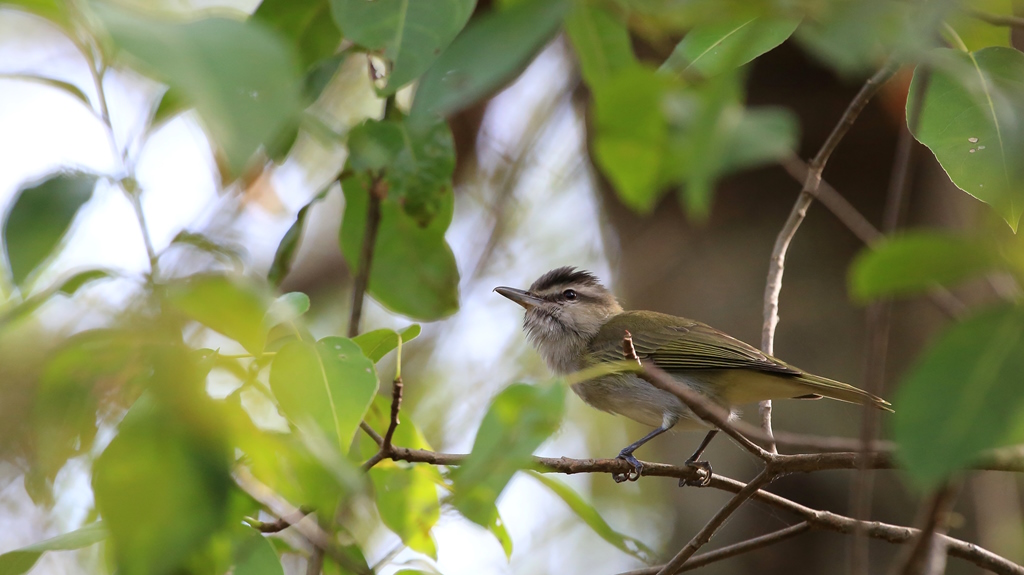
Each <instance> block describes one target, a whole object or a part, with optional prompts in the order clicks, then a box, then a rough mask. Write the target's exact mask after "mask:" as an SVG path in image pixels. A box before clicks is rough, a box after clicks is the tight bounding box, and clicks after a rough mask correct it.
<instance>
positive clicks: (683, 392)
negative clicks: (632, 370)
mask: <svg viewBox="0 0 1024 575" xmlns="http://www.w3.org/2000/svg"><path fill="white" fill-rule="evenodd" d="M622 350H623V354H624V355H625V356H626V357H627V358H629V359H632V360H635V361H636V362H637V363H638V364H640V370H639V371H637V373H636V375H637V376H638V377H640V378H642V379H643V380H645V381H646V382H647V383H650V384H651V385H653V386H654V387H656V388H658V389H660V390H662V391H667V392H668V393H671V394H672V395H674V396H676V397H678V398H679V401H682V402H683V404H684V405H686V407H688V408H690V411H692V412H693V413H694V414H695V415H696V416H697V417H699V418H700V419H701V420H702V421H704V422H706V423H710V424H711V425H713V426H715V427H717V428H719V429H721V430H722V431H724V432H725V433H726V434H728V435H729V437H732V438H733V439H735V440H736V442H737V443H739V444H740V446H742V447H743V448H744V449H746V450H747V451H749V452H751V453H753V454H754V455H756V456H757V457H759V458H760V459H761V460H763V461H771V460H772V454H771V453H769V452H768V451H766V450H764V449H762V448H761V447H760V446H759V445H757V444H756V443H754V442H753V441H750V440H749V439H747V437H746V436H745V435H743V434H742V433H740V432H739V431H738V430H737V429H736V428H735V427H734V426H733V425H732V423H731V422H730V421H729V415H730V414H729V411H728V410H727V409H725V408H724V407H722V406H720V405H717V404H715V403H713V402H711V401H710V400H708V399H707V398H706V397H704V396H702V395H701V394H700V393H698V392H697V391H695V390H693V389H690V388H689V387H687V386H686V385H683V384H681V383H679V382H678V381H676V379H675V378H674V377H672V376H671V375H669V374H667V373H665V372H664V371H663V370H662V369H661V368H659V367H657V366H655V365H653V364H650V363H643V362H641V361H640V358H639V357H637V355H636V349H635V348H634V347H633V336H632V335H631V334H630V333H629V332H628V331H627V332H626V334H625V337H623V339H622Z"/></svg>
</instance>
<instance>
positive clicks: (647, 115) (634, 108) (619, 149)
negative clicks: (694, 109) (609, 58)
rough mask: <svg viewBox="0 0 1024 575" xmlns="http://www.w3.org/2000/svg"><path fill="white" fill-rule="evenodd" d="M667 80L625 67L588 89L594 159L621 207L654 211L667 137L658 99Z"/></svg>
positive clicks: (645, 69) (642, 211)
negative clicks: (591, 99) (590, 92)
mask: <svg viewBox="0 0 1024 575" xmlns="http://www.w3.org/2000/svg"><path fill="white" fill-rule="evenodd" d="M669 83H670V80H669V79H667V78H665V77H663V76H660V75H658V74H655V73H654V71H653V70H649V69H647V68H642V67H639V66H637V67H629V68H626V69H624V70H622V71H621V72H620V73H617V74H615V75H614V76H612V77H611V78H610V79H608V80H607V81H606V82H604V83H602V84H599V85H598V86H596V87H595V89H594V109H593V111H594V129H595V132H596V134H595V136H594V159H595V160H596V162H597V165H598V166H599V167H600V168H601V170H602V171H603V172H604V173H605V175H606V176H608V179H609V180H611V182H612V184H613V185H614V186H615V191H616V192H617V193H618V195H619V199H621V200H622V202H623V203H624V204H626V206H628V207H629V208H631V209H633V210H634V211H637V212H640V213H649V212H650V211H651V210H652V209H654V204H655V202H656V201H657V200H658V198H659V196H660V192H661V182H660V181H659V174H660V173H661V170H662V161H663V156H664V153H665V146H666V141H667V138H668V127H667V125H666V123H665V114H664V111H663V109H662V108H663V100H664V96H665V93H666V91H667V89H668V87H669Z"/></svg>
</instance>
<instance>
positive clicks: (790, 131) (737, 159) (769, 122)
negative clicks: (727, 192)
mask: <svg viewBox="0 0 1024 575" xmlns="http://www.w3.org/2000/svg"><path fill="white" fill-rule="evenodd" d="M724 140H725V145H724V149H725V150H726V153H725V155H724V157H723V161H722V166H721V169H722V174H728V173H731V172H738V171H740V170H745V169H749V168H755V167H759V166H763V165H766V164H770V163H773V162H778V161H779V160H782V159H784V158H786V157H787V156H789V155H790V154H792V153H793V152H794V151H795V150H796V149H797V146H798V145H799V143H800V128H799V123H798V120H797V118H796V115H794V114H793V112H791V111H789V110H788V109H786V108H775V107H768V106H764V107H758V108H745V109H743V112H742V114H741V115H740V117H739V119H738V121H737V122H736V123H735V124H734V125H733V126H731V129H730V130H729V131H728V132H727V133H726V135H725V136H724Z"/></svg>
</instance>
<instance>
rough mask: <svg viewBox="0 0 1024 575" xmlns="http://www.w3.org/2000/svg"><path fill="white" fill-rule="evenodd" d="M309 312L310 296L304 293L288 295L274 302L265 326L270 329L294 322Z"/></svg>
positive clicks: (268, 311) (265, 320)
mask: <svg viewBox="0 0 1024 575" xmlns="http://www.w3.org/2000/svg"><path fill="white" fill-rule="evenodd" d="M307 311H309V296H308V295H306V294H304V293H302V292H297V291H295V292H290V293H286V294H284V295H282V296H280V297H278V298H277V299H275V300H274V303H272V304H270V308H269V309H268V310H267V315H266V317H265V319H264V325H265V326H266V327H268V328H271V327H274V326H275V325H279V324H282V323H290V322H293V321H295V320H297V319H299V317H301V316H302V315H303V314H305V313H306V312H307Z"/></svg>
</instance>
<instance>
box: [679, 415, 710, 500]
mask: <svg viewBox="0 0 1024 575" xmlns="http://www.w3.org/2000/svg"><path fill="white" fill-rule="evenodd" d="M716 435H718V429H717V428H716V429H712V430H711V431H708V434H707V435H705V436H704V441H701V442H700V446H698V447H697V451H694V452H693V455H691V456H690V458H689V459H687V460H686V463H685V465H686V466H687V467H694V468H697V469H700V470H701V471H703V472H704V477H701V478H700V479H698V480H696V481H692V480H690V479H680V480H679V487H682V486H684V485H693V486H696V487H707V486H708V484H710V483H711V464H710V463H708V462H707V461H700V456H701V455H702V454H703V453H704V450H705V449H707V448H708V444H709V443H711V440H712V439H714V438H715V436H716Z"/></svg>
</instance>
